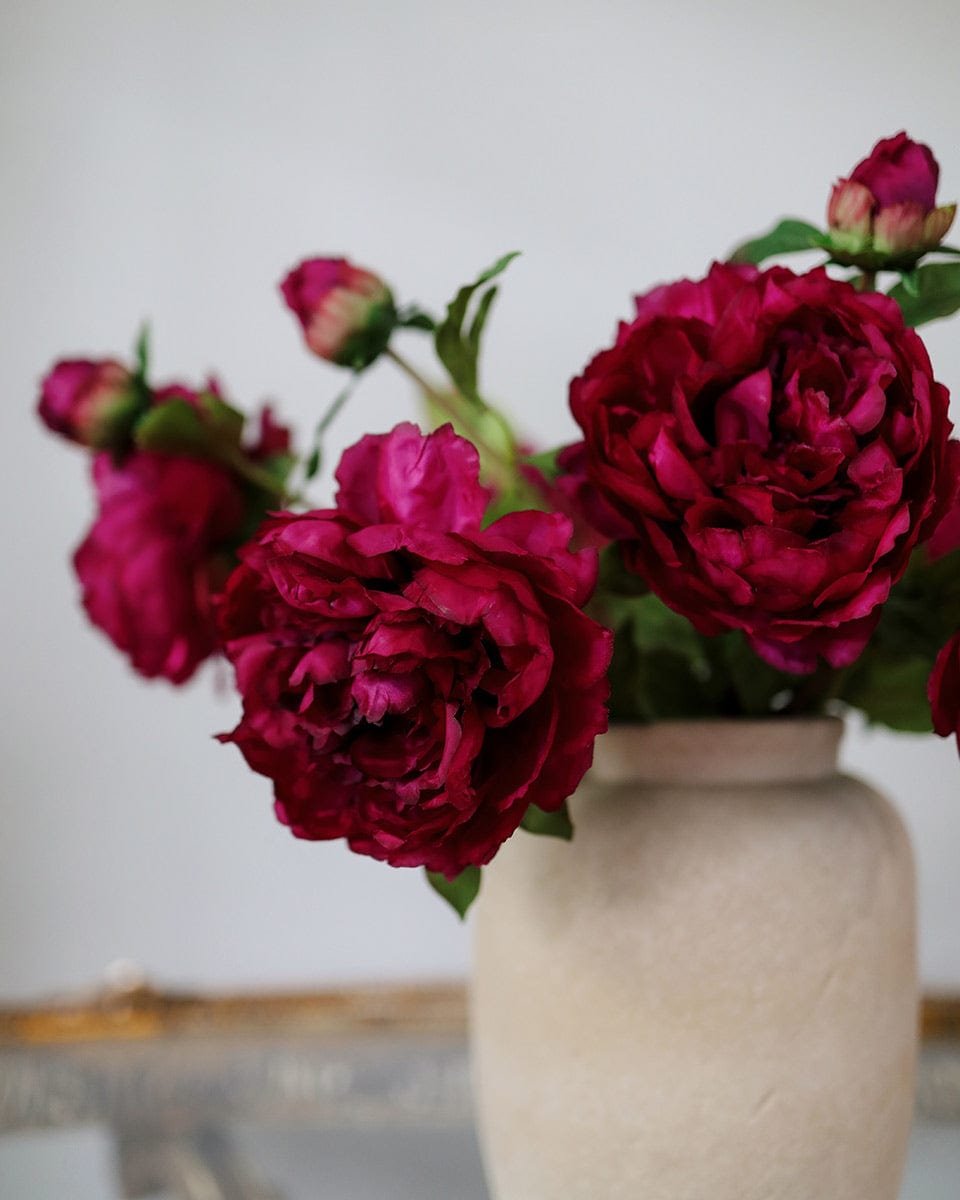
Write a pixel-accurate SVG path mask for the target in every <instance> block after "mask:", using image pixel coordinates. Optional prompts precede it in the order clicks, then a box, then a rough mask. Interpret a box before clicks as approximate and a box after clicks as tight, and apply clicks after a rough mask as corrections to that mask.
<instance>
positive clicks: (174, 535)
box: [73, 451, 245, 683]
mask: <svg viewBox="0 0 960 1200" xmlns="http://www.w3.org/2000/svg"><path fill="white" fill-rule="evenodd" d="M93 476H94V482H95V484H96V488H97V494H98V499H99V511H98V513H97V518H96V520H95V522H94V524H93V527H92V528H91V530H90V532H89V533H88V535H87V537H86V539H85V541H84V542H83V543H82V545H81V546H80V547H79V549H78V550H77V552H76V554H75V555H74V560H73V561H74V567H75V568H76V572H77V575H78V577H79V579H80V582H81V584H82V585H83V606H84V608H85V609H86V610H87V614H88V616H89V617H90V620H91V621H92V622H93V623H94V625H97V626H98V627H99V628H100V629H102V630H103V631H104V633H106V634H107V636H108V637H109V638H110V639H111V641H112V642H113V643H114V644H115V645H116V646H117V648H118V649H120V650H122V651H123V652H124V653H125V654H127V655H128V656H129V658H130V661H131V663H132V665H133V667H134V669H135V670H136V671H138V672H139V673H140V674H141V675H146V676H148V677H151V678H152V677H155V676H163V677H164V678H166V679H169V680H170V682H171V683H183V682H184V681H185V680H186V679H188V678H189V677H190V676H191V675H192V674H193V672H194V671H195V670H196V668H197V666H198V665H199V664H200V663H201V662H202V661H203V660H204V659H205V658H207V657H208V655H210V654H211V653H212V652H213V651H214V650H215V649H216V647H217V635H216V625H215V621H214V617H213V610H212V604H213V598H214V596H215V595H216V594H217V592H218V591H219V590H220V588H221V587H222V585H223V582H224V580H225V579H226V576H227V574H228V573H229V570H230V568H231V567H232V565H233V563H234V561H235V559H234V558H233V557H232V547H233V544H234V543H235V541H236V539H237V537H238V535H239V532H240V529H241V527H242V524H243V521H244V516H245V508H244V500H243V496H242V494H241V491H240V489H239V487H238V486H237V484H236V482H235V481H234V479H233V478H232V476H231V475H230V474H229V473H228V472H227V471H226V470H224V468H222V467H219V466H216V465H215V464H213V463H209V462H204V461H201V460H199V459H192V458H179V457H174V456H169V455H164V454H150V453H147V452H144V451H135V452H134V453H133V454H131V455H130V456H129V457H128V458H127V459H126V461H125V462H124V463H123V464H122V465H121V466H115V465H114V464H113V463H112V462H111V460H110V456H109V455H107V454H100V455H98V456H97V457H96V458H95V460H94V466H93Z"/></svg>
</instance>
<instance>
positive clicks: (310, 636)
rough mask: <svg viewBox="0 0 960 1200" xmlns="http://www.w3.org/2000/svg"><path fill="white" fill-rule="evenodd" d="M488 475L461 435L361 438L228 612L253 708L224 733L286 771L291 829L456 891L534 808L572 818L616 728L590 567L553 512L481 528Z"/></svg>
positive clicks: (277, 538)
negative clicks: (425, 873)
mask: <svg viewBox="0 0 960 1200" xmlns="http://www.w3.org/2000/svg"><path fill="white" fill-rule="evenodd" d="M478 471H479V460H478V456H477V453H476V450H475V449H474V447H473V446H472V445H470V443H469V442H466V441H465V440H464V439H462V438H459V437H457V436H456V435H455V434H454V433H453V430H452V429H451V427H450V426H445V427H444V428H443V429H440V430H438V431H437V432H436V433H434V434H431V435H429V436H423V435H422V434H421V433H420V432H419V430H417V429H416V428H415V427H414V426H412V425H408V424H407V425H398V426H397V427H396V428H395V429H394V430H393V432H392V433H390V434H387V435H382V436H376V437H373V436H368V437H365V438H363V439H362V440H361V441H360V442H359V443H358V444H357V445H355V446H354V447H352V448H351V449H350V450H348V451H347V452H346V453H345V454H344V456H343V458H342V460H341V463H340V466H339V469H338V471H337V479H338V480H339V483H340V491H339V493H338V497H337V507H336V508H335V509H326V510H320V511H316V512H309V513H306V514H303V515H299V516H295V515H291V514H280V515H278V516H275V517H273V518H272V519H270V520H269V521H268V522H267V523H266V524H265V525H264V526H263V527H262V529H261V531H260V533H259V534H258V535H257V537H256V538H255V539H254V541H253V542H251V543H250V544H249V545H248V546H247V547H245V548H244V549H243V550H242V551H241V559H242V563H241V566H240V567H238V569H237V570H236V571H235V572H234V574H233V575H232V576H231V578H230V580H229V583H228V585H227V589H226V594H225V598H224V602H223V606H222V612H221V631H222V635H223V641H224V645H225V651H226V654H227V656H228V658H229V659H230V660H231V662H232V663H233V665H234V668H235V670H236V679H237V687H238V689H239V691H240V693H241V695H242V697H243V717H242V720H241V721H240V723H239V725H238V726H237V727H236V729H234V730H233V732H232V733H231V734H229V735H224V738H223V740H225V741H232V742H235V743H236V744H237V745H238V746H239V747H240V749H241V751H242V752H243V754H244V756H245V758H246V759H247V762H248V763H249V764H250V766H251V767H253V769H254V770H256V771H259V772H260V773H261V774H263V775H266V776H268V777H269V778H271V779H272V780H273V785H274V795H275V797H276V811H277V815H278V816H279V818H280V820H282V821H283V822H285V823H286V824H287V825H289V826H290V828H291V830H292V831H293V833H295V834H296V835H297V836H298V837H304V838H313V839H328V838H338V837H345V838H347V840H348V841H349V844H350V846H351V848H352V849H354V850H356V851H358V852H360V853H362V854H369V855H372V856H373V857H374V858H378V859H383V860H385V861H387V862H389V863H392V864H393V865H394V866H426V867H428V868H429V869H430V870H432V871H439V872H442V873H443V874H445V875H446V876H447V877H448V878H453V877H455V876H456V875H457V874H459V873H460V871H462V870H463V869H464V868H465V867H466V866H468V865H478V866H479V865H482V864H483V863H486V862H488V861H489V860H490V859H491V858H492V857H493V855H494V854H495V852H496V850H497V848H498V847H499V846H500V845H501V843H502V842H503V841H505V840H506V838H508V837H509V836H510V835H511V834H512V833H513V832H514V830H515V829H516V828H517V827H518V825H519V824H520V821H521V820H522V818H523V816H524V813H525V812H526V811H527V808H528V807H529V806H530V805H531V804H536V805H538V806H539V807H540V808H542V809H545V810H548V811H554V810H556V809H558V808H559V807H560V806H561V804H562V802H563V800H564V799H565V798H566V797H567V796H568V795H570V793H571V792H572V791H573V790H574V788H575V787H576V786H577V784H578V783H579V781H580V779H581V778H582V776H583V774H584V772H585V771H586V769H587V767H588V766H589V765H590V762H591V758H592V752H593V741H594V738H595V736H596V735H597V734H598V733H599V732H601V731H602V730H603V729H604V728H605V727H606V710H605V706H604V701H605V699H606V695H607V682H606V674H605V673H606V669H607V666H608V664H609V660H610V652H611V635H610V634H609V632H608V631H607V630H605V629H602V628H601V627H600V626H598V625H597V624H595V623H594V622H593V621H591V620H590V619H589V618H588V617H586V616H585V615H584V614H583V612H582V607H583V605H584V604H585V603H586V601H587V599H588V598H589V596H590V593H591V591H592V589H593V586H594V583H595V577H596V555H595V554H594V553H592V552H589V551H584V552H581V553H571V552H570V551H569V550H568V549H567V545H568V542H569V539H570V532H571V527H570V522H569V521H568V520H566V518H564V517H561V516H558V515H556V514H552V515H551V514H545V513H539V512H522V513H515V514H512V515H510V516H508V517H504V518H502V519H501V520H499V521H497V522H495V523H494V524H493V525H491V526H490V527H489V528H488V529H486V530H483V529H482V528H481V523H482V519H483V515H484V511H485V509H486V506H487V499H488V495H487V493H486V491H485V489H483V488H482V487H481V486H480V485H479V482H478Z"/></svg>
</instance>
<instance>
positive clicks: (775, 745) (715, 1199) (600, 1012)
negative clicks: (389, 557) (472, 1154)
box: [472, 719, 917, 1200]
mask: <svg viewBox="0 0 960 1200" xmlns="http://www.w3.org/2000/svg"><path fill="white" fill-rule="evenodd" d="M841 732H842V726H841V724H840V722H838V721H834V720H829V719H824V720H819V719H817V720H786V719H772V720H769V721H703V722H678V723H672V722H671V723H667V722H665V723H662V724H658V725H652V726H636V727H634V726H620V727H617V726H615V727H613V728H612V729H611V731H610V732H609V733H608V734H606V735H605V736H604V737H603V738H601V739H600V740H599V741H598V743H597V752H596V757H595V764H594V767H593V769H592V771H591V772H590V775H589V776H588V778H587V779H586V780H585V781H584V784H583V785H582V786H581V788H580V790H579V791H578V793H577V794H576V796H574V797H573V798H572V800H571V802H570V808H571V814H572V817H573V821H574V826H575V836H574V840H573V842H572V843H571V844H566V843H564V842H560V841H557V840H556V839H552V838H545V837H534V836H531V835H527V834H517V835H516V836H515V837H514V838H512V839H511V841H510V842H509V843H508V844H507V845H506V846H504V847H503V849H502V850H501V852H500V854H499V855H498V857H497V859H496V861H495V862H494V863H493V864H492V865H491V867H490V868H488V869H487V870H486V871H485V878H484V883H483V889H482V893H481V897H480V899H479V901H478V905H477V920H476V939H475V974H474V983H473V994H472V1053H473V1070H474V1073H475V1086H476V1090H477V1103H478V1120H479V1126H480V1135H481V1143H482V1146H483V1150H484V1157H485V1165H486V1170H487V1174H488V1177H489V1183H490V1186H491V1190H492V1194H493V1196H494V1197H495V1200H896V1197H897V1195H898V1190H899V1186H900V1179H901V1174H902V1171H903V1163H904V1159H905V1156H906V1148H907V1141H908V1137H909V1130H910V1121H911V1112H912V1103H913V1075H914V1062H915V1053H916V1028H917V968H916V944H915V943H916V936H915V929H916V915H915V899H914V871H913V858H912V853H911V848H910V844H909V840H908V837H907V834H906V832H905V830H904V827H903V824H902V823H901V821H900V819H899V817H898V815H897V814H896V812H895V811H894V809H893V808H892V807H891V806H890V804H889V803H888V802H887V801H886V800H885V799H884V798H883V797H882V796H880V795H879V794H878V793H877V792H875V791H874V790H873V789H871V788H869V787H867V786H866V785H865V784H863V783H861V782H859V781H857V780H854V779H851V778H848V777H845V776H842V775H839V774H837V772H836V753H837V748H838V744H839V740H840V735H841Z"/></svg>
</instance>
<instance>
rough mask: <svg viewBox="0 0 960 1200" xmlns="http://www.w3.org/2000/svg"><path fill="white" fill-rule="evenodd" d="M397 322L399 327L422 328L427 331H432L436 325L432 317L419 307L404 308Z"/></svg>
mask: <svg viewBox="0 0 960 1200" xmlns="http://www.w3.org/2000/svg"><path fill="white" fill-rule="evenodd" d="M397 324H398V326H399V328H400V329H422V330H424V331H425V332H427V333H433V331H434V330H435V329H436V327H437V323H436V321H435V320H434V319H433V317H431V316H430V314H429V313H426V312H424V311H423V309H420V308H408V309H405V310H404V311H403V312H402V313H400V317H399V320H398V321H397Z"/></svg>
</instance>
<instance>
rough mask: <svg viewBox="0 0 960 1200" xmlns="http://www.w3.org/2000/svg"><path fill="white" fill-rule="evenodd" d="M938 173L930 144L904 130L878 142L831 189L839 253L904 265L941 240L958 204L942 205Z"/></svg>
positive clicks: (848, 258)
mask: <svg viewBox="0 0 960 1200" xmlns="http://www.w3.org/2000/svg"><path fill="white" fill-rule="evenodd" d="M939 177H940V168H939V166H938V165H937V160H936V159H935V158H934V157H933V153H932V151H931V150H930V148H929V147H928V146H924V145H922V144H921V143H919V142H914V141H911V140H910V138H908V137H907V135H906V134H905V133H898V134H896V136H895V137H892V138H884V139H883V140H881V141H879V142H877V144H876V145H875V146H874V148H873V149H872V150H871V152H870V154H869V156H868V157H867V158H865V159H864V160H863V162H861V163H858V164H857V166H856V167H854V169H853V171H851V173H850V177H849V179H841V180H839V181H838V182H837V183H836V184H834V187H833V191H832V192H831V194H830V203H829V205H828V208H827V221H828V222H829V225H830V230H831V235H832V237H831V242H832V250H833V255H834V257H835V258H836V259H837V260H838V261H840V262H848V263H851V264H857V265H864V266H867V267H876V266H877V265H879V261H878V260H889V262H890V265H897V266H901V267H904V266H909V265H910V264H911V262H913V261H916V259H917V258H919V257H920V255H921V254H924V253H926V252H927V251H929V250H932V249H934V248H935V247H936V246H939V244H940V243H941V242H942V241H943V239H944V237H945V236H946V234H947V231H948V230H949V228H950V226H951V224H952V223H953V218H954V215H955V214H956V210H957V206H956V205H955V204H947V205H943V206H942V207H940V208H938V207H937V201H936V194H937V182H938V180H939Z"/></svg>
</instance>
